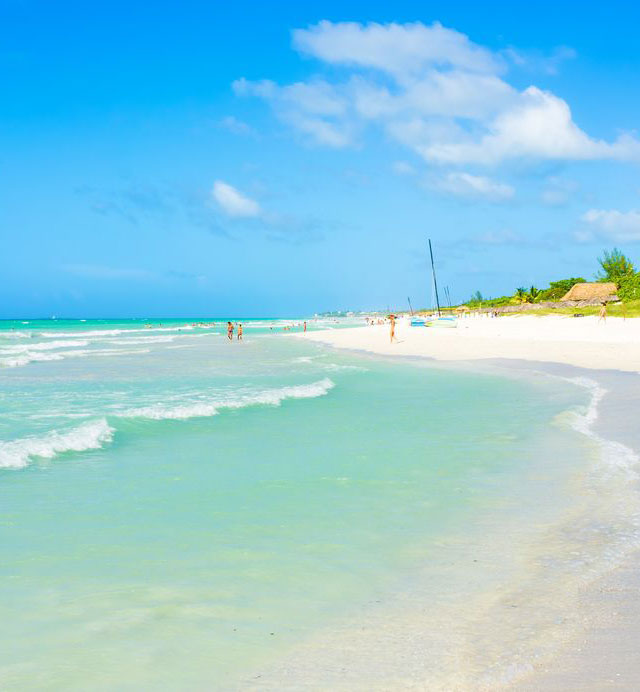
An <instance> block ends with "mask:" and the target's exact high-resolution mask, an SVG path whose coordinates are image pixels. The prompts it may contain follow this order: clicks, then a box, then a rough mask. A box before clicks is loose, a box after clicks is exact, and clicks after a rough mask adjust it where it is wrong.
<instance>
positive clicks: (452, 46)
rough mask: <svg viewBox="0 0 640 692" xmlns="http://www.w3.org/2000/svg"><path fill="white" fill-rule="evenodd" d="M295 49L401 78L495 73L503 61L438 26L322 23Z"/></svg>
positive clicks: (300, 33) (299, 38) (298, 36)
mask: <svg viewBox="0 0 640 692" xmlns="http://www.w3.org/2000/svg"><path fill="white" fill-rule="evenodd" d="M293 45H294V46H295V47H296V48H297V49H298V50H299V51H301V52H303V53H307V54H309V55H312V56H314V57H316V58H319V59H320V60H323V61H324V62H328V63H334V64H346V65H358V66H361V67H372V68H376V69H379V70H382V71H384V72H388V73H390V74H393V75H395V76H398V77H400V78H404V77H405V76H407V75H411V74H415V73H420V72H422V71H423V70H424V69H425V67H428V66H431V65H438V66H441V67H448V68H450V67H460V68H463V69H466V70H472V71H474V72H495V71H497V70H499V69H500V68H501V60H500V58H499V57H497V56H495V55H493V54H492V53H491V51H489V50H487V49H486V48H483V47H482V46H478V45H477V44H475V43H473V42H471V41H470V40H469V39H468V38H467V36H465V35H464V34H461V33H460V32H458V31H455V30H453V29H447V28H445V27H443V26H442V24H440V23H438V22H434V23H433V24H432V25H431V26H425V25H424V24H422V23H421V22H415V23H413V24H395V23H391V24H376V23H375V22H371V23H370V24H366V25H363V24H358V23H356V22H342V23H338V24H333V23H332V22H328V21H322V22H320V23H319V24H316V25H315V26H312V27H309V28H308V29H297V30H296V31H294V32H293Z"/></svg>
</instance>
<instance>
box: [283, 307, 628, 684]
mask: <svg viewBox="0 0 640 692" xmlns="http://www.w3.org/2000/svg"><path fill="white" fill-rule="evenodd" d="M507 319H508V318H507ZM533 319H534V320H540V319H543V320H546V321H547V325H545V327H546V329H542V330H540V333H539V334H537V335H536V334H532V332H531V326H532V325H530V324H528V325H522V324H521V323H520V324H518V323H516V324H515V325H514V324H512V325H507V326H506V328H504V327H503V325H502V324H496V323H502V322H503V320H502V319H498V320H488V322H489V323H491V324H487V325H485V324H483V325H482V326H481V327H480V328H479V329H473V327H472V328H470V329H469V330H465V331H466V333H465V332H462V333H460V332H459V331H458V330H457V329H451V330H444V329H443V330H438V329H426V328H425V329H420V328H411V327H409V326H405V325H401V326H400V328H399V329H397V331H396V333H397V335H398V340H399V341H398V343H394V344H390V343H389V342H388V338H389V327H388V325H384V326H374V327H370V326H366V327H361V328H360V327H358V328H351V329H341V330H325V331H316V332H308V333H307V334H304V335H294V336H296V337H297V338H302V339H306V340H309V341H313V342H317V343H322V344H324V345H326V346H329V347H333V348H336V349H339V350H349V351H355V352H360V353H366V354H370V355H377V356H384V357H386V356H392V357H393V358H394V359H395V358H400V359H402V360H404V359H418V360H423V359H429V360H432V361H433V362H434V365H441V366H446V367H455V368H456V369H457V367H463V368H466V367H469V366H471V367H472V368H473V369H477V367H480V368H481V369H483V370H484V369H485V368H486V369H488V370H490V371H493V372H495V373H500V372H501V373H502V374H507V373H508V372H511V373H512V374H515V373H524V372H526V371H528V372H537V373H542V374H543V375H545V376H551V377H554V378H562V379H565V380H567V381H569V380H574V384H576V382H575V380H576V379H580V378H582V379H585V378H588V380H591V381H592V382H595V383H596V387H597V388H598V389H599V393H598V391H595V390H592V392H591V397H592V404H591V408H593V410H592V411H591V418H592V420H591V421H590V424H589V426H588V428H589V429H585V430H581V431H580V432H582V433H583V434H585V435H587V436H589V437H591V438H592V439H593V440H594V441H595V442H596V443H597V444H598V445H600V446H601V448H602V454H605V453H608V454H609V455H610V456H615V457H616V459H613V460H612V461H613V462H614V463H622V462H620V461H616V460H617V459H619V457H622V456H624V455H625V454H629V455H632V456H633V457H634V459H631V460H629V459H627V460H626V461H627V462H629V463H633V462H637V456H638V454H637V453H638V451H639V450H640V433H638V432H637V431H636V430H635V428H634V424H633V415H631V413H630V412H631V411H633V410H635V408H634V405H635V404H637V402H638V396H637V395H636V392H637V391H639V389H638V385H639V384H640V377H639V375H638V370H639V367H638V361H639V359H638V357H637V355H636V353H637V352H640V348H639V347H638V346H636V345H635V344H634V343H633V340H634V339H635V337H636V331H638V334H639V335H640V330H637V328H635V325H633V328H632V329H629V330H627V331H626V333H624V332H622V327H623V326H624V325H616V329H615V330H610V331H609V332H607V333H606V334H605V335H603V334H600V340H599V341H596V342H595V343H588V342H584V341H580V340H578V339H577V338H575V337H574V338H573V339H572V340H567V339H566V338H565V339H564V340H563V339H561V338H559V337H561V336H562V334H561V335H558V334H556V335H554V336H555V338H549V334H548V331H547V330H548V328H549V322H548V318H540V317H537V318H533ZM557 319H558V318H556V317H552V318H551V320H554V321H555V320H557ZM560 319H562V318H560ZM511 320H513V321H514V322H515V320H514V318H511ZM527 321H529V320H527ZM594 321H595V320H593V321H592V322H594ZM621 322H622V321H621ZM479 326H480V325H479ZM522 326H524V327H525V328H524V329H522ZM585 326H586V325H585ZM588 326H589V328H590V329H589V330H588V329H585V328H584V327H583V328H582V331H583V332H588V331H591V332H593V327H594V325H593V324H591V325H588ZM600 326H602V327H603V328H604V329H606V328H607V327H608V326H609V325H600ZM639 326H640V325H639ZM516 327H517V328H518V329H515V328H516ZM491 330H493V332H494V333H493V335H492V334H491ZM505 332H507V334H508V336H507V337H505ZM518 332H519V333H518ZM480 334H481V335H480ZM581 336H583V335H581ZM584 336H586V334H584ZM621 336H622V338H620V337H621ZM456 337H458V338H456ZM545 337H546V338H545ZM602 337H605V338H602ZM636 343H638V341H636ZM585 386H589V385H585ZM606 445H608V446H609V449H607V450H605V446H606ZM629 474H630V475H633V480H630V481H629V484H630V486H629V489H630V491H631V492H634V493H637V480H636V479H637V474H635V472H634V471H632V470H631V469H630V470H629ZM620 550H622V554H621V555H620V557H619V559H618V560H617V562H616V563H615V564H612V565H610V566H609V567H608V568H607V569H605V570H604V571H603V572H602V573H600V574H597V575H592V576H591V578H589V579H587V581H586V583H585V584H583V585H581V586H579V587H576V589H575V593H574V594H573V595H574V597H575V599H574V606H575V612H572V613H571V616H572V619H573V622H574V624H575V631H574V632H573V633H572V634H571V636H569V637H568V638H566V639H565V640H563V639H562V636H561V635H562V629H563V628H562V626H560V625H559V626H558V628H557V631H558V642H557V643H558V648H557V650H556V651H554V652H553V654H552V655H551V656H543V657H542V658H541V660H539V661H535V662H532V665H531V669H530V670H518V671H515V672H512V674H508V671H507V678H510V679H503V681H502V682H501V683H500V684H498V686H497V687H498V688H509V689H519V690H520V689H521V690H527V691H533V690H540V689H544V690H558V691H560V690H564V689H576V690H600V689H603V688H604V687H606V688H609V687H611V688H614V689H624V690H627V689H637V688H638V686H639V685H640V661H638V660H637V656H636V655H635V653H636V652H635V650H634V642H636V641H637V640H638V638H640V605H639V604H640V587H639V586H638V585H637V574H638V573H640V549H639V548H638V546H637V539H636V540H635V541H632V539H630V542H629V545H628V546H626V547H624V546H623V547H621V548H620ZM576 623H579V624H576ZM495 688H496V687H494V686H493V685H485V684H483V683H482V682H480V684H479V685H478V686H473V687H472V689H495ZM460 689H468V687H465V686H464V685H463V686H461V687H460Z"/></svg>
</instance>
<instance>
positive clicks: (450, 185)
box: [429, 172, 515, 202]
mask: <svg viewBox="0 0 640 692" xmlns="http://www.w3.org/2000/svg"><path fill="white" fill-rule="evenodd" d="M429 186H430V187H433V188H435V189H437V190H440V191H442V192H446V193H448V194H451V195H454V196H455V197H464V198H467V199H483V200H487V201H489V202H506V201H507V200H510V199H512V198H513V196H514V195H515V190H514V189H513V188H512V187H511V185H506V184H504V183H498V182H495V181H494V180H491V179H490V178H486V177H485V176H482V175H471V174H470V173H462V172H453V173H449V174H448V175H446V176H445V177H444V178H440V179H437V180H435V181H432V182H430V183H429Z"/></svg>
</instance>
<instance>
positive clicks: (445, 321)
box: [424, 238, 458, 329]
mask: <svg viewBox="0 0 640 692" xmlns="http://www.w3.org/2000/svg"><path fill="white" fill-rule="evenodd" d="M429 256H430V257H431V276H432V279H433V289H434V292H435V296H436V306H437V308H438V314H437V316H436V317H431V318H427V319H426V320H425V321H424V326H425V327H440V328H442V327H444V328H445V329H451V328H455V327H457V326H458V320H457V318H456V317H449V316H447V317H444V316H443V315H442V313H441V312H440V298H439V297H438V281H437V280H436V267H435V264H434V261H433V249H432V248H431V238H429Z"/></svg>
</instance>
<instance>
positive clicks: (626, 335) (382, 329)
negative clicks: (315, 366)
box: [304, 315, 640, 372]
mask: <svg viewBox="0 0 640 692" xmlns="http://www.w3.org/2000/svg"><path fill="white" fill-rule="evenodd" d="M458 323H459V324H458V328H457V329H440V328H421V327H410V326H408V325H407V324H406V323H404V322H403V321H402V320H398V322H397V326H396V337H397V339H398V340H397V342H394V343H393V344H391V343H389V325H375V326H367V327H363V328H354V329H329V330H322V331H316V332H307V333H306V334H305V335H304V338H307V339H310V340H312V341H319V342H322V343H325V344H328V345H331V346H335V347H336V348H348V349H356V350H360V351H369V352H371V353H378V354H383V355H398V356H421V357H425V358H435V359H437V360H449V361H451V360H478V359H488V358H508V359H519V360H533V361H542V362H547V363H564V364H567V365H575V366H578V367H581V368H589V369H607V370H609V369H610V370H623V371H627V372H638V371H640V319H637V320H636V319H627V320H624V319H621V318H608V319H607V320H606V322H599V321H598V318H597V317H581V318H574V317H565V316H556V315H549V316H541V317H536V316H529V315H518V316H509V317H506V316H504V317H499V318H488V317H484V316H477V317H466V318H462V319H460V320H458Z"/></svg>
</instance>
